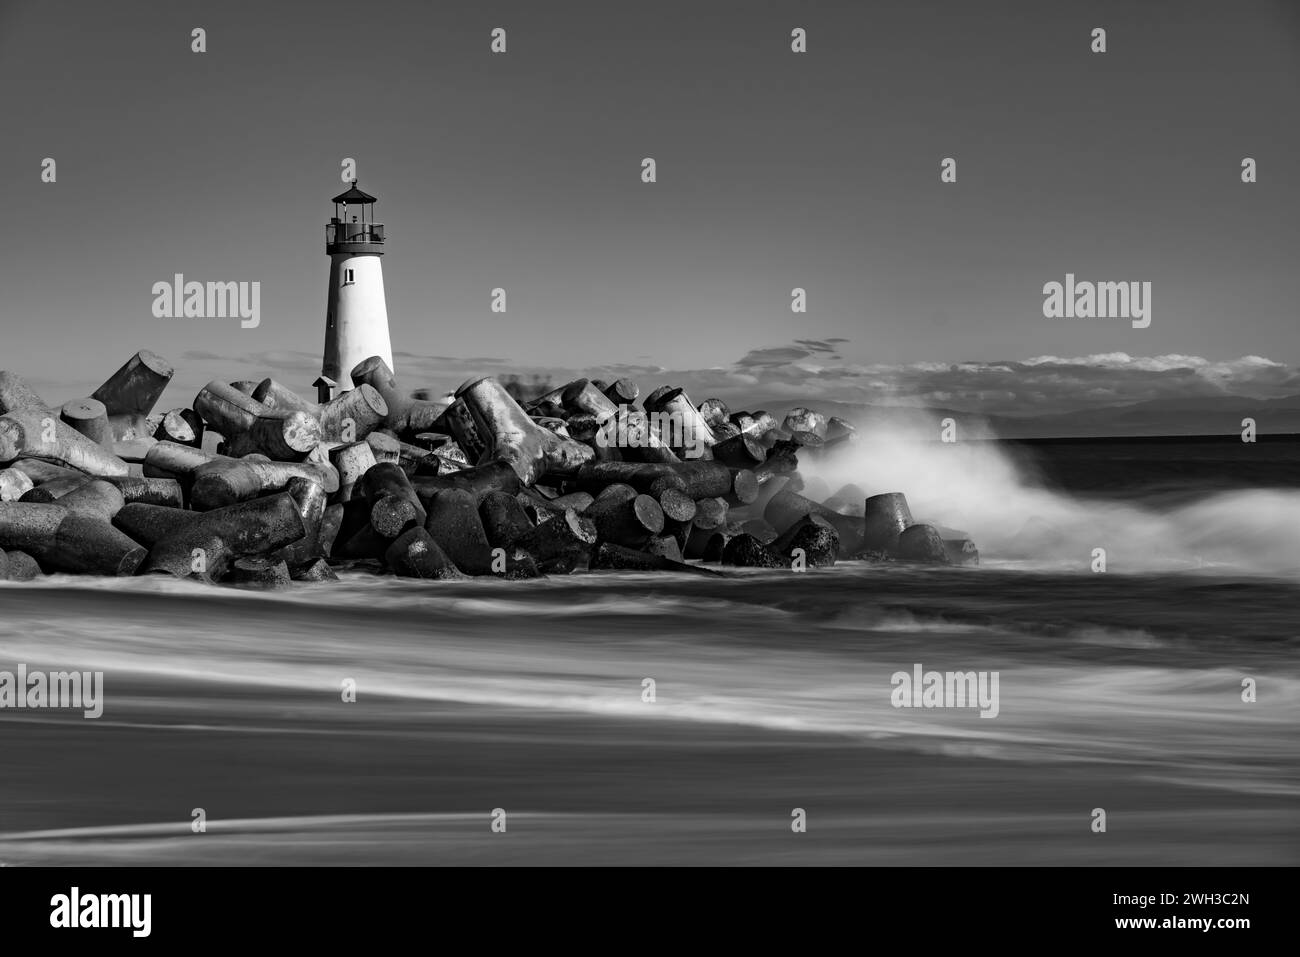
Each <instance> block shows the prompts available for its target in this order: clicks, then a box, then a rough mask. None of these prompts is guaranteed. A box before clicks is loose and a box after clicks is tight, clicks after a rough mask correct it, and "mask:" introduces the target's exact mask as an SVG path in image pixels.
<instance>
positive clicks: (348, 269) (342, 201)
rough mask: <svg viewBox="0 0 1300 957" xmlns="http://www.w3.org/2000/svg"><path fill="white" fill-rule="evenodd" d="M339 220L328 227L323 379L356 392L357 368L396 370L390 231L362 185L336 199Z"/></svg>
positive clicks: (341, 388) (332, 221) (355, 185)
mask: <svg viewBox="0 0 1300 957" xmlns="http://www.w3.org/2000/svg"><path fill="white" fill-rule="evenodd" d="M332 202H333V203H334V216H333V217H332V218H331V219H330V221H329V224H328V225H327V226H326V227H325V252H327V253H329V257H330V285H329V295H328V298H327V299H326V306H325V355H324V358H323V359H322V360H321V379H318V380H316V381H317V383H318V386H319V385H320V384H321V382H322V380H332V382H331V383H330V384H331V386H332V385H333V384H334V383H337V384H338V387H339V389H340V390H341V391H347V390H348V389H351V388H352V369H353V368H354V367H355V366H356V365H357V363H359V362H361V361H362V360H363V359H369V358H370V357H371V356H379V357H380V358H381V359H383V360H384V362H386V363H387V364H388V368H390V369H391V368H393V347H392V344H391V343H390V342H389V339H388V303H387V301H386V300H385V298H384V268H383V266H382V265H381V259H380V257H381V256H383V255H384V226H383V224H382V223H377V222H375V221H374V220H375V216H374V207H375V202H376V200H375V197H373V196H371V195H370V194H369V193H366V192H362V191H361V190H360V189H358V188H357V183H356V180H353V181H352V186H351V187H350V188H349V189H347V190H346V191H345V192H342V193H339V194H338V195H337V196H335V197H334V199H333V200H332Z"/></svg>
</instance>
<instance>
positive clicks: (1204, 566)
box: [0, 436, 1300, 866]
mask: <svg viewBox="0 0 1300 957" xmlns="http://www.w3.org/2000/svg"><path fill="white" fill-rule="evenodd" d="M858 449H859V451H857V452H855V453H854V454H853V456H851V457H849V458H848V459H847V460H846V459H845V458H843V457H842V458H840V459H828V460H826V461H822V462H811V463H808V465H807V466H806V467H805V469H804V472H805V474H806V475H807V476H808V477H809V479H811V480H814V481H823V482H825V483H826V485H827V487H828V488H830V489H831V490H832V491H834V490H835V489H836V488H837V487H838V486H839V485H840V484H843V483H845V482H849V481H852V482H854V483H856V484H858V485H860V486H862V487H863V488H864V489H866V490H867V492H868V494H871V493H874V492H882V491H897V490H902V491H905V492H906V493H907V494H908V497H909V500H910V501H911V504H912V511H913V514H914V515H915V516H916V517H917V518H918V520H927V521H931V522H935V523H940V524H942V525H944V526H947V527H950V528H954V529H959V530H961V531H964V532H967V533H969V535H970V537H971V538H973V539H974V540H975V542H976V543H977V545H978V546H979V548H980V551H981V562H980V564H979V565H978V566H976V567H971V566H965V567H923V566H905V565H872V564H867V563H862V562H841V563H840V564H838V565H837V566H835V567H834V568H827V569H810V570H808V571H806V572H803V573H794V572H784V571H759V570H728V575H727V577H726V578H724V579H711V578H703V577H697V576H687V575H682V576H678V575H663V574H657V575H650V574H631V573H614V572H610V573H594V574H587V575H579V576H572V577H554V578H549V579H545V580H537V581H524V582H503V581H495V580H473V581H466V582H420V581H409V580H398V579H394V578H381V577H376V576H373V575H370V574H368V573H364V572H359V571H350V572H345V573H344V575H343V577H342V580H341V581H340V582H338V583H332V584H321V585H299V586H296V587H294V588H293V589H291V590H287V591H283V592H257V591H246V590H240V589H236V588H212V587H204V586H201V585H198V584H194V583H189V582H179V581H175V580H170V579H162V578H134V579H117V580H109V579H75V578H71V577H66V576H55V577H53V578H50V579H47V580H45V581H41V582H38V583H25V584H17V583H9V584H3V585H0V670H4V669H9V670H13V669H14V668H15V667H16V666H17V665H18V664H20V663H22V664H25V665H27V666H28V668H30V669H47V670H57V669H76V670H81V671H102V672H103V673H104V711H103V715H102V717H100V718H98V719H95V720H87V719H85V718H83V717H82V716H81V713H80V712H75V711H60V710H44V711H32V710H22V711H18V710H3V711H0V754H3V755H4V759H5V760H4V772H3V774H2V775H0V863H4V864H9V865H13V866H17V865H23V864H46V863H77V864H87V863H89V864H96V863H103V864H116V863H168V864H245V863H253V864H278V863H327V864H385V863H388V864H444V863H445V864H476V863H521V864H534V863H536V864H543V863H549V864H597V863H598V864H659V863H665V864H666V863H674V864H714V863H717V864H787V863H789V864H901V865H907V864H1013V865H1014V864H1151V865H1156V864H1203V865H1211V864H1295V863H1297V862H1300V842H1298V841H1297V838H1298V837H1300V826H1298V824H1300V820H1298V817H1297V812H1296V808H1297V797H1298V796H1300V762H1298V761H1297V747H1296V740H1297V736H1296V728H1297V723H1298V722H1300V659H1298V657H1297V648H1298V647H1300V612H1298V611H1297V609H1298V608H1300V603H1298V599H1300V488H1298V487H1297V478H1300V442H1298V441H1294V440H1290V441H1268V442H1261V443H1259V444H1256V445H1253V446H1252V445H1249V444H1245V443H1241V442H1240V441H1238V440H1235V439H1232V440H1217V441H1210V440H1188V439H1180V440H1158V441H1137V442H1135V441H1128V440H1123V441H1121V440H1111V441H1101V440H1089V441H1060V442H1025V443H999V442H968V443H958V444H956V445H952V446H944V445H942V444H938V443H936V444H933V445H930V444H926V445H918V444H916V443H912V442H905V441H903V440H901V439H891V438H890V437H887V436H882V437H877V438H876V439H875V440H873V441H870V442H864V443H860V444H859V446H858ZM1098 550H1101V552H1100V561H1099V552H1098ZM1103 563H1104V564H1103ZM917 668H919V669H921V670H922V671H923V672H929V671H932V670H933V671H937V672H940V673H944V674H946V673H948V672H958V673H966V672H977V673H984V674H986V675H991V674H993V673H996V674H997V676H998V684H997V689H998V696H999V701H998V705H997V714H996V716H995V717H981V715H980V709H979V708H977V707H970V706H966V707H936V708H922V707H912V708H903V707H895V704H896V703H897V698H896V695H895V694H894V692H895V688H896V680H895V679H896V676H897V675H899V674H900V673H907V674H909V675H910V674H912V673H914V670H915V669H917ZM349 686H351V687H354V688H355V700H351V701H350V700H345V699H346V698H348V697H349V695H348V694H347V693H346V692H345V691H344V689H345V688H346V687H349ZM651 691H653V694H651ZM1251 692H1253V693H1251ZM1244 699H1253V700H1244ZM1098 811H1101V812H1103V813H1102V815H1101V816H1099V815H1098ZM801 812H802V814H801ZM801 819H802V821H803V822H804V824H805V828H806V829H804V830H799V826H800V825H799V822H800V820H801ZM1102 820H1104V825H1105V827H1104V830H1101V829H1099V824H1098V822H1099V821H1102Z"/></svg>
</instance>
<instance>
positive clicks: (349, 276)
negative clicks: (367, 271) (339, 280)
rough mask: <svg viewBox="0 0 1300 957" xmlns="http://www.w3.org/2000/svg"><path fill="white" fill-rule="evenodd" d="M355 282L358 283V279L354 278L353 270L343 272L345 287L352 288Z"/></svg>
mask: <svg viewBox="0 0 1300 957" xmlns="http://www.w3.org/2000/svg"><path fill="white" fill-rule="evenodd" d="M354 282H356V279H354V278H353V276H352V270H351V269H345V270H343V285H345V286H350V285H352V284H353V283H354Z"/></svg>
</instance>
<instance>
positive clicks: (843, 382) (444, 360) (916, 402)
mask: <svg viewBox="0 0 1300 957" xmlns="http://www.w3.org/2000/svg"><path fill="white" fill-rule="evenodd" d="M845 341H846V340H844V339H824V340H819V339H802V340H797V341H795V342H792V343H789V344H785V345H774V346H765V347H758V348H754V349H751V350H750V351H749V352H747V353H745V354H744V355H742V356H740V357H739V358H738V359H737V360H736V361H735V362H733V363H732V364H730V365H726V366H714V367H708V368H698V369H666V368H664V367H662V366H659V365H654V364H649V363H617V364H613V365H606V366H600V367H591V368H583V369H578V368H555V367H543V366H538V365H534V364H530V363H527V362H519V361H516V360H512V359H508V358H503V357H497V356H472V357H467V358H462V357H456V356H444V355H434V356H421V355H416V354H414V353H409V352H398V353H395V360H394V361H395V364H396V365H397V373H398V380H399V382H401V383H402V385H403V386H404V387H405V388H407V389H411V390H413V389H417V388H427V389H431V390H434V391H437V392H439V393H442V392H447V391H451V390H454V389H456V388H457V387H458V386H460V385H461V384H462V383H464V382H465V381H467V380H468V379H471V378H473V377H476V376H479V375H485V374H486V375H498V376H500V375H506V374H517V375H519V376H521V377H524V378H525V379H527V378H530V377H532V376H539V377H541V378H542V379H547V378H549V379H550V380H552V381H553V382H554V383H555V384H556V385H560V384H563V383H564V382H568V381H571V380H573V379H579V378H591V379H603V380H605V381H607V382H612V381H613V380H615V379H618V378H629V379H631V380H633V381H634V382H636V383H637V384H638V385H639V386H640V388H641V391H642V394H645V393H648V392H650V391H651V390H652V389H654V388H655V387H656V386H659V385H663V384H670V385H673V386H680V387H681V388H684V389H685V390H686V391H687V393H688V394H690V395H691V396H692V397H693V398H694V399H696V401H701V400H703V399H705V398H709V397H713V396H716V397H718V398H721V399H723V400H724V401H726V402H727V403H728V404H730V405H732V406H733V407H749V408H757V407H761V406H762V405H767V404H771V405H773V406H775V405H777V404H779V403H781V404H784V403H788V404H790V405H797V404H808V405H813V406H816V405H817V403H818V402H822V403H837V404H843V405H850V406H857V405H876V406H917V407H925V406H929V407H941V408H946V409H953V410H956V411H961V412H968V413H976V414H983V415H1000V416H1013V417H1015V416H1025V417H1028V416H1036V415H1047V414H1052V413H1060V412H1072V411H1077V410H1083V409H1098V408H1103V407H1114V406H1124V405H1131V404H1133V403H1137V402H1144V401H1151V400H1171V401H1172V400H1188V399H1196V398H1203V399H1212V398H1215V397H1222V396H1240V397H1246V398H1252V399H1270V398H1281V397H1284V396H1290V395H1300V372H1298V371H1297V370H1296V369H1295V368H1293V367H1291V366H1289V365H1287V364H1285V363H1282V362H1277V361H1274V360H1272V359H1268V358H1265V357H1263V356H1256V355H1247V356H1241V357H1238V358H1235V359H1207V358H1203V357H1201V356H1191V355H1181V354H1176V353H1174V354H1167V355H1157V356H1132V355H1129V354H1128V353H1123V352H1111V353H1101V354H1096V355H1085V356H1051V355H1048V356H1034V357H1031V358H1024V359H994V360H981V361H958V362H936V361H927V362H913V363H905V364H893V365H888V364H862V363H854V362H848V361H845V360H843V359H842V358H840V356H839V354H838V352H836V351H835V350H836V349H838V346H831V345H830V343H842V342H845ZM319 368H320V357H319V355H318V354H316V353H315V352H307V351H294V350H281V351H276V352H268V353H248V354H244V355H230V356H222V355H218V354H216V353H213V352H208V351H202V350H191V351H189V352H186V353H183V354H182V355H181V357H180V360H179V361H177V362H176V370H177V375H176V379H175V380H174V382H173V386H172V388H171V389H169V390H168V395H167V396H166V397H164V400H163V403H164V404H168V403H170V404H169V405H168V407H174V406H176V405H188V404H189V402H190V401H191V400H192V397H193V396H194V394H195V393H196V392H197V391H198V389H199V388H201V387H202V385H203V384H204V383H206V382H208V381H210V380H211V379H214V378H219V379H221V380H222V381H234V380H237V379H253V380H260V379H262V378H264V377H265V376H268V375H269V376H271V377H273V378H275V379H278V380H280V381H282V382H284V383H285V384H287V385H290V386H291V387H292V388H296V389H298V390H299V391H300V392H301V393H303V394H304V395H312V393H311V390H310V389H309V388H307V387H306V384H307V383H309V382H310V381H311V380H312V379H314V378H315V374H316V372H317V370H319ZM38 385H39V386H40V387H41V389H48V391H49V392H50V393H51V394H55V395H57V394H61V393H66V394H67V395H79V394H82V393H83V392H84V391H85V385H84V384H81V385H77V386H69V387H68V388H59V385H60V384H59V383H45V382H41V383H38ZM313 397H314V396H313Z"/></svg>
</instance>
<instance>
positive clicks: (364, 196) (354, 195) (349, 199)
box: [330, 181, 378, 203]
mask: <svg viewBox="0 0 1300 957" xmlns="http://www.w3.org/2000/svg"><path fill="white" fill-rule="evenodd" d="M330 202H331V203H374V202H378V200H376V199H375V197H373V196H371V195H370V194H369V193H367V192H365V191H363V190H360V189H357V184H356V182H355V181H354V182H353V183H352V186H351V188H350V189H348V190H347V191H346V192H342V193H339V194H338V195H337V196H335V197H334V198H333V199H331V200H330Z"/></svg>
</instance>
